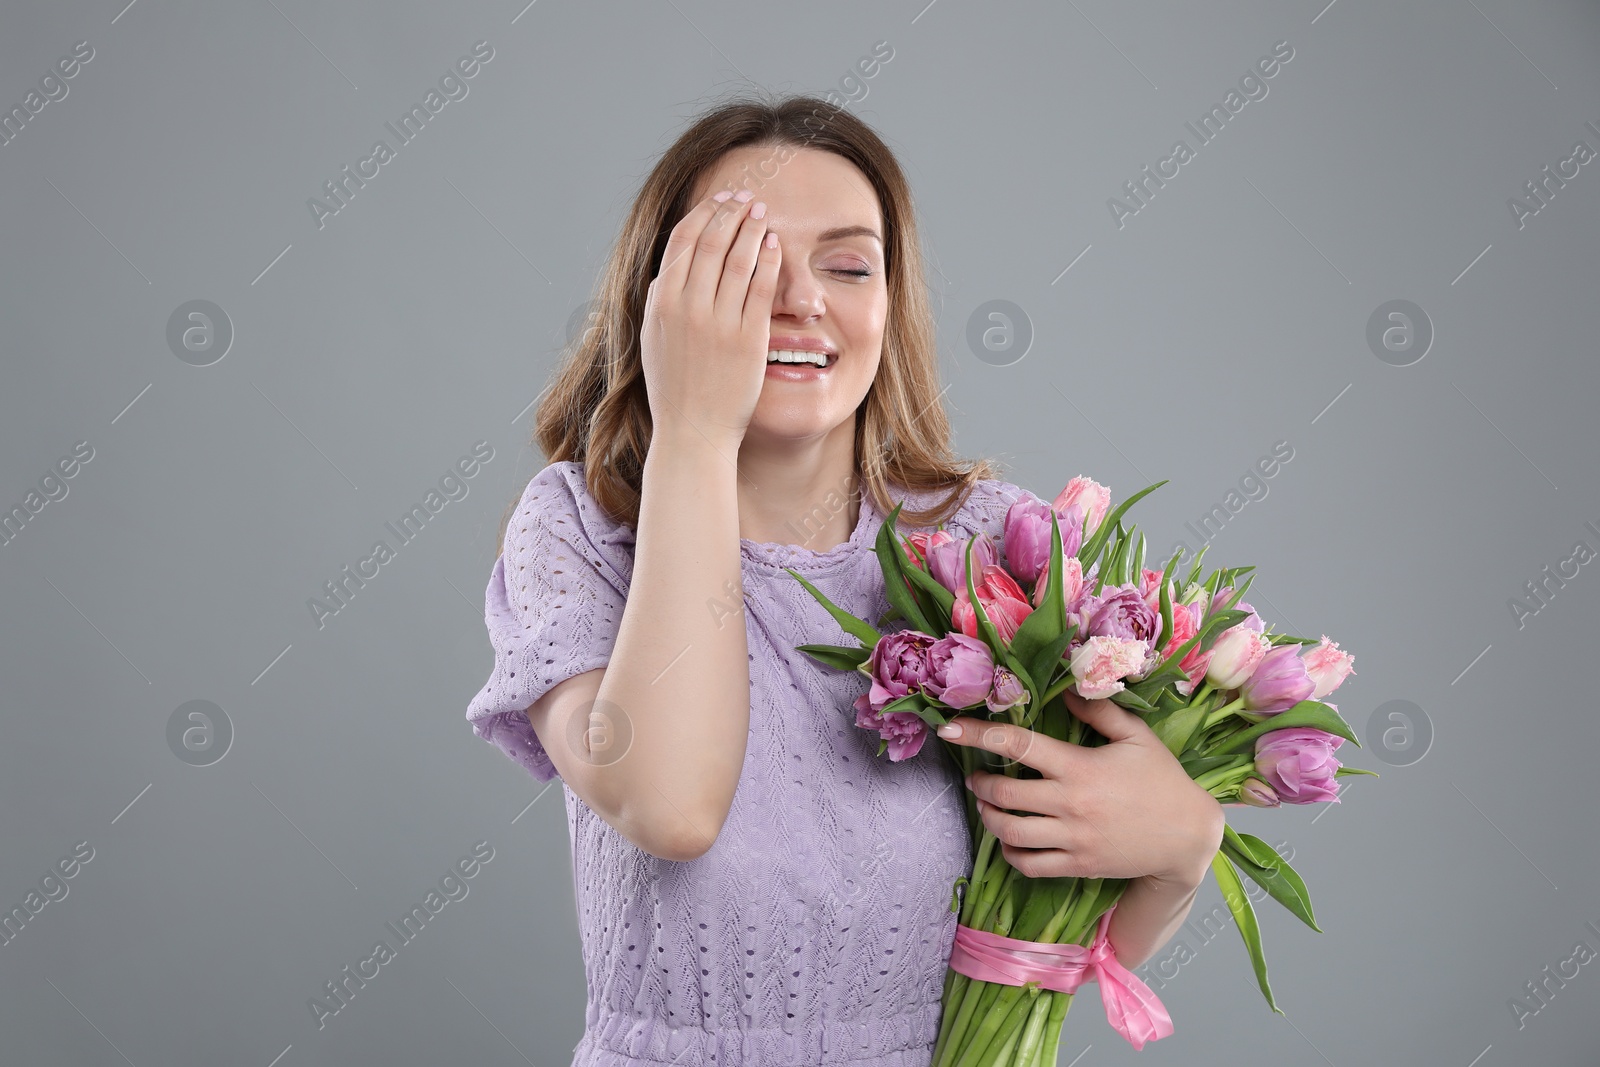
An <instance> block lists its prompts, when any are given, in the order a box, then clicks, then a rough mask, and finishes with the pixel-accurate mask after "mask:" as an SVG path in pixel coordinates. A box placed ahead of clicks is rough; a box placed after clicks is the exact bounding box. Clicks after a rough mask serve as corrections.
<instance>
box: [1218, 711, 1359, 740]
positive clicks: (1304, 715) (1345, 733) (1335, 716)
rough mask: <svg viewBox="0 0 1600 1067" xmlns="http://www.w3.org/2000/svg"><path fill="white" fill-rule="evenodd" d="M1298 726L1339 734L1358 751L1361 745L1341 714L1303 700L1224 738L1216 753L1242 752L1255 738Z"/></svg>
mask: <svg viewBox="0 0 1600 1067" xmlns="http://www.w3.org/2000/svg"><path fill="white" fill-rule="evenodd" d="M1296 726H1310V727H1314V728H1316V729H1318V730H1326V731H1327V732H1328V733H1330V734H1336V735H1338V736H1339V737H1342V738H1344V739H1345V740H1346V741H1352V742H1354V743H1355V745H1356V747H1357V748H1360V747H1361V742H1360V741H1357V740H1356V732H1355V731H1354V730H1352V729H1351V728H1350V724H1349V723H1347V722H1345V721H1344V719H1343V718H1341V717H1340V715H1339V713H1338V712H1337V711H1335V710H1334V709H1333V708H1331V707H1329V706H1328V705H1326V704H1324V703H1322V702H1321V701H1318V700H1302V701H1301V702H1300V703H1298V704H1296V705H1295V706H1294V707H1292V708H1289V709H1288V710H1287V711H1281V712H1279V713H1278V714H1276V715H1273V716H1272V717H1270V718H1268V719H1267V720H1266V721H1265V722H1258V723H1256V724H1255V725H1254V726H1251V727H1249V728H1247V729H1244V730H1240V731H1239V732H1238V733H1236V734H1230V735H1228V736H1227V737H1225V738H1223V739H1222V741H1221V743H1220V744H1218V745H1217V746H1216V748H1215V750H1214V751H1215V752H1217V753H1222V752H1243V751H1244V750H1245V749H1247V748H1250V747H1251V746H1253V745H1254V744H1255V743H1256V738H1258V737H1260V736H1261V735H1262V734H1267V733H1271V732H1272V731H1273V730H1287V729H1290V728H1291V727H1296Z"/></svg>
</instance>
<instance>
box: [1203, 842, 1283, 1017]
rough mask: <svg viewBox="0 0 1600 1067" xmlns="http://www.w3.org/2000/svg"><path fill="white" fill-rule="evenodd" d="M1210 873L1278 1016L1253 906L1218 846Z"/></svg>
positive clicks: (1269, 1001) (1230, 864) (1264, 993)
mask: <svg viewBox="0 0 1600 1067" xmlns="http://www.w3.org/2000/svg"><path fill="white" fill-rule="evenodd" d="M1211 873H1212V874H1214V875H1216V877H1217V888H1219V889H1221V890H1222V899H1223V900H1225V901H1227V902H1228V910H1229V911H1231V912H1233V920H1234V924H1235V925H1236V926H1238V927H1239V936H1240V937H1242V938H1244V948H1245V951H1246V952H1248V953H1249V954H1250V966H1252V967H1254V968H1255V972H1256V984H1257V985H1259V986H1260V987H1261V995H1262V996H1264V997H1266V998H1267V1004H1268V1006H1270V1007H1271V1008H1272V1010H1273V1011H1275V1012H1277V1013H1278V1014H1279V1015H1282V1014H1283V1010H1282V1009H1281V1008H1279V1007H1278V1004H1277V1002H1276V1001H1274V1000H1273V999H1272V987H1271V986H1270V985H1268V984H1267V957H1266V955H1265V954H1264V953H1263V952H1262V951H1261V927H1260V926H1258V925H1257V924H1256V912H1255V909H1254V908H1252V907H1251V906H1250V898H1249V897H1247V896H1245V893H1244V882H1243V880H1241V879H1240V877H1239V873H1238V872H1237V871H1235V870H1234V868H1233V863H1232V862H1230V861H1229V859H1228V857H1227V855H1226V854H1225V853H1224V852H1223V851H1222V850H1221V849H1218V850H1217V854H1216V855H1215V856H1213V857H1212V858H1211Z"/></svg>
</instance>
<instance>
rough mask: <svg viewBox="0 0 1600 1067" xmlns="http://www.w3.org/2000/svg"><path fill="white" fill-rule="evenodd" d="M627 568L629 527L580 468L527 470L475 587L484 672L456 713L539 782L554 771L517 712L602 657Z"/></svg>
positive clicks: (618, 617) (618, 614) (611, 639)
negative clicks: (488, 659) (529, 475)
mask: <svg viewBox="0 0 1600 1067" xmlns="http://www.w3.org/2000/svg"><path fill="white" fill-rule="evenodd" d="M632 573H633V530H632V528H630V527H628V526H627V525H626V524H623V523H619V522H613V521H612V520H610V519H609V518H608V517H607V516H606V515H605V513H604V512H603V511H602V510H601V508H600V506H599V505H598V504H597V503H595V501H594V500H593V499H592V498H591V497H590V496H589V493H588V490H587V488H586V486H585V483H584V473H583V465H582V464H581V463H578V462H575V461H564V462H561V463H553V464H551V465H549V466H547V467H546V468H545V469H544V470H542V471H540V472H539V473H538V474H536V475H535V476H534V477H533V480H532V481H530V482H529V483H528V487H527V488H526V489H525V490H524V491H523V494H522V499H521V500H520V501H519V502H518V504H517V510H516V512H515V514H513V515H512V517H511V521H510V523H509V524H508V525H507V527H506V536H505V545H504V549H503V551H502V552H501V554H500V555H499V556H498V557H497V558H496V559H495V562H494V568H493V569H492V570H491V571H490V574H489V585H488V588H487V589H486V590H485V591H484V622H485V624H486V625H487V627H488V630H489V643H490V644H491V645H492V646H493V648H494V670H493V672H492V673H491V674H490V675H489V680H488V681H487V682H486V683H484V686H483V688H482V689H480V690H479V691H478V695H477V696H475V697H473V698H472V702H471V703H470V704H469V705H468V706H467V716H466V717H467V719H468V721H469V722H471V723H472V729H473V732H474V733H476V734H477V735H478V736H479V737H480V738H482V739H483V740H485V741H488V742H490V743H491V744H493V745H495V746H496V747H497V748H499V749H500V750H501V751H502V752H504V753H505V754H506V755H507V756H509V757H511V758H512V759H513V760H515V761H517V762H518V763H519V764H521V765H522V766H523V767H525V768H527V770H528V771H529V773H531V774H532V775H533V776H534V777H535V778H536V779H538V780H539V781H541V782H546V781H549V780H550V779H552V778H554V777H556V773H557V772H556V768H555V764H553V763H552V762H551V761H550V756H549V754H548V753H547V752H546V751H545V748H544V746H543V744H541V743H540V741H539V738H538V735H537V734H535V733H534V731H533V727H532V726H531V725H530V724H529V722H528V716H527V709H528V708H529V706H531V705H532V704H533V703H534V701H536V700H538V699H539V698H540V697H542V696H544V694H545V693H547V692H549V691H550V690H551V689H553V688H555V686H556V685H558V684H559V683H561V682H563V681H565V680H566V679H568V678H571V677H574V676H575V675H579V674H582V673H584V672H585V671H591V670H594V669H595V668H596V667H604V666H605V665H606V664H607V663H608V662H609V661H610V659H611V649H612V646H613V645H614V644H615V641H616V635H617V627H618V625H619V624H620V623H621V621H622V610H623V607H624V606H625V605H626V603H627V591H628V587H629V582H630V579H631V576H632Z"/></svg>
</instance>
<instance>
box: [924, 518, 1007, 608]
mask: <svg viewBox="0 0 1600 1067" xmlns="http://www.w3.org/2000/svg"><path fill="white" fill-rule="evenodd" d="M973 541H976V542H977V543H976V544H974V545H973V546H972V565H973V567H974V570H973V574H972V584H973V585H981V584H983V568H985V567H995V566H998V565H999V563H1000V560H999V558H998V556H997V553H996V551H995V547H994V539H993V538H991V537H990V536H989V535H988V534H986V533H980V534H978V535H977V536H976V537H964V538H956V539H954V540H951V541H946V542H945V543H944V544H942V545H935V546H933V547H932V548H930V549H928V573H929V574H931V575H933V580H934V581H936V582H938V583H939V584H940V585H942V586H944V587H945V588H946V589H948V590H950V592H952V593H956V594H961V593H964V592H966V591H967V572H966V565H967V545H968V544H969V543H970V542H973Z"/></svg>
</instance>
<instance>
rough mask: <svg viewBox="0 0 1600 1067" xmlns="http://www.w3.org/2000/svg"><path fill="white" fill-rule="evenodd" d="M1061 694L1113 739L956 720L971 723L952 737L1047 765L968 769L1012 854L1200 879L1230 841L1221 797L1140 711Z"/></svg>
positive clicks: (1065, 869) (1092, 871)
mask: <svg viewBox="0 0 1600 1067" xmlns="http://www.w3.org/2000/svg"><path fill="white" fill-rule="evenodd" d="M1062 696H1063V697H1064V698H1065V700H1066V702H1067V708H1068V709H1069V710H1070V711H1071V712H1072V714H1073V715H1074V716H1076V717H1077V718H1079V719H1081V720H1082V721H1083V722H1085V723H1087V724H1088V725H1089V726H1092V727H1094V729H1095V730H1097V731H1099V732H1100V733H1101V734H1103V735H1104V736H1105V737H1106V738H1107V739H1108V743H1107V744H1104V745H1100V746H1097V747H1093V748H1088V747H1084V746H1081V745H1074V744H1071V743H1069V742H1066V741H1058V740H1056V739H1055V738H1053V737H1050V736H1048V735H1046V734H1041V733H1038V732H1037V731H1034V730H1029V729H1027V728H1025V727H1022V726H1016V725H1013V724H1011V723H1006V722H998V721H994V720H990V719H982V718H977V717H974V716H968V715H961V716H957V717H956V718H955V719H952V720H951V722H952V723H958V724H960V726H961V728H962V729H961V736H959V737H952V738H948V740H949V741H951V742H952V743H954V744H958V745H967V746H970V747H973V748H981V749H985V750H987V751H989V752H993V753H996V754H997V755H999V756H1001V757H1003V758H1005V759H1008V760H1015V761H1016V762H1018V763H1021V764H1024V765H1025V766H1028V767H1032V768H1034V769H1035V770H1037V771H1038V772H1039V774H1040V775H1041V777H1039V778H1012V777H1009V776H1007V775H1004V774H995V773H992V772H989V771H974V772H972V774H971V775H970V776H969V777H968V782H967V785H968V787H969V788H970V789H971V790H972V792H973V795H974V796H975V797H976V798H977V800H978V812H979V817H980V818H981V819H982V820H983V824H984V826H986V827H988V829H989V832H990V833H992V834H994V835H995V837H996V838H998V839H999V842H1000V851H1001V854H1002V855H1003V856H1004V857H1005V860H1006V862H1007V863H1009V864H1011V866H1012V867H1014V868H1016V870H1017V871H1018V872H1019V873H1021V874H1023V875H1026V876H1028V877H1030V878H1053V877H1067V878H1145V879H1149V880H1151V881H1155V882H1161V883H1168V884H1172V885H1181V886H1186V887H1193V886H1197V885H1199V884H1200V882H1201V881H1202V880H1203V879H1204V877H1205V874H1206V872H1207V871H1208V870H1209V869H1210V865H1211V858H1212V857H1213V856H1214V855H1216V852H1217V849H1218V847H1219V846H1220V845H1221V843H1222V827H1223V823H1224V817H1223V813H1222V806H1221V805H1220V804H1218V803H1217V801H1216V799H1215V798H1214V797H1212V796H1211V794H1210V793H1207V792H1206V791H1205V790H1204V789H1202V788H1201V787H1200V786H1198V785H1196V784H1195V782H1194V780H1193V779H1191V778H1190V777H1189V775H1188V773H1187V772H1185V771H1184V769H1183V767H1182V766H1181V765H1180V764H1179V763H1178V761H1177V759H1176V758H1175V757H1174V756H1173V755H1172V753H1171V752H1169V751H1168V750H1167V746H1166V745H1164V744H1162V743H1161V739H1160V738H1159V737H1157V736H1156V734H1155V731H1153V730H1151V729H1150V727H1149V726H1147V725H1146V724H1145V722H1144V720H1143V719H1141V718H1140V717H1139V716H1138V715H1136V714H1134V713H1133V712H1131V711H1128V710H1127V709H1126V708H1122V707H1119V706H1118V705H1116V704H1114V703H1112V702H1111V701H1110V700H1085V699H1083V698H1082V697H1080V696H1079V695H1078V694H1077V693H1074V692H1072V691H1071V690H1070V689H1069V690H1067V691H1065V692H1064V693H1063V694H1062ZM946 728H948V727H946ZM941 736H942V734H941ZM1002 809H1011V810H1010V811H1007V810H1002ZM1013 812H1023V813H1024V814H1013Z"/></svg>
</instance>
